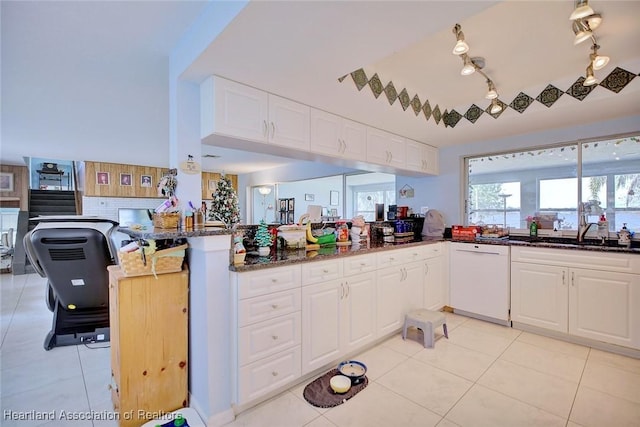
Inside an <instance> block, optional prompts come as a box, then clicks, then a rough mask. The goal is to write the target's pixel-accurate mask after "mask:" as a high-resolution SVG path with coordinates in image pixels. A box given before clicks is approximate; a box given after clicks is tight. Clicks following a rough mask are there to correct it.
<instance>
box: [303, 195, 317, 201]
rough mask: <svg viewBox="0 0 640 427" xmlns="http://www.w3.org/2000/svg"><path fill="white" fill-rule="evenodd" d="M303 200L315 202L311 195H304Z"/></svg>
mask: <svg viewBox="0 0 640 427" xmlns="http://www.w3.org/2000/svg"><path fill="white" fill-rule="evenodd" d="M304 200H305V201H307V202H313V201H314V200H315V196H314V195H313V194H305V195H304Z"/></svg>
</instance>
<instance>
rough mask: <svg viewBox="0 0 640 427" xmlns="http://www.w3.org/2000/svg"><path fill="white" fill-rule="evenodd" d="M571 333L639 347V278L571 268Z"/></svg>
mask: <svg viewBox="0 0 640 427" xmlns="http://www.w3.org/2000/svg"><path fill="white" fill-rule="evenodd" d="M569 273H570V274H571V286H570V290H569V333H570V334H573V335H577V336H581V337H585V338H591V339H595V340H598V341H604V342H608V343H611V344H618V345H622V346H625V347H633V348H640V275H637V274H627V273H614V272H610V271H596V270H586V269H574V268H572V269H570V270H569Z"/></svg>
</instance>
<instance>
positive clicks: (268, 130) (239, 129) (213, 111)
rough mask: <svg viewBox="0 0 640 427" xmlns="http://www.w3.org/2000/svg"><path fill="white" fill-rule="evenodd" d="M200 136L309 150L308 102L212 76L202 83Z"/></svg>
mask: <svg viewBox="0 0 640 427" xmlns="http://www.w3.org/2000/svg"><path fill="white" fill-rule="evenodd" d="M200 104H201V105H200V114H201V117H200V128H201V131H200V137H201V138H204V137H206V136H209V135H211V134H213V133H215V134H221V135H228V136H233V137H237V138H242V139H249V140H253V141H258V142H268V143H271V144H274V145H280V146H284V147H289V148H294V149H298V150H303V151H308V150H309V120H310V119H309V114H310V108H309V107H308V106H306V105H303V104H300V103H297V102H294V101H291V100H289V99H285V98H281V97H279V96H276V95H271V94H268V93H267V92H263V91H261V90H259V89H255V88H252V87H249V86H245V85H243V84H240V83H236V82H232V81H229V80H226V79H223V78H220V77H217V76H212V77H210V78H209V79H207V80H206V81H204V82H203V83H202V85H201V86H200Z"/></svg>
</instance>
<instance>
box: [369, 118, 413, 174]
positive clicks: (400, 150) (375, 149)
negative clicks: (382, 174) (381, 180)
mask: <svg viewBox="0 0 640 427" xmlns="http://www.w3.org/2000/svg"><path fill="white" fill-rule="evenodd" d="M406 155H407V154H406V143H405V139H404V138H403V137H401V136H398V135H394V134H392V133H389V132H385V131H383V130H379V129H374V128H367V161H368V162H372V163H377V164H379V165H388V166H392V167H395V168H398V169H405V168H406Z"/></svg>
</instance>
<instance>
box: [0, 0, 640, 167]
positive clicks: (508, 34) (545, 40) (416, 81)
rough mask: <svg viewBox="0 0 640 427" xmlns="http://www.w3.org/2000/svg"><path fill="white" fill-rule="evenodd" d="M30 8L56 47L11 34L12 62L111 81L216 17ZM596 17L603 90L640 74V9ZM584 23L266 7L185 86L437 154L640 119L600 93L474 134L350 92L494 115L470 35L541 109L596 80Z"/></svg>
mask: <svg viewBox="0 0 640 427" xmlns="http://www.w3.org/2000/svg"><path fill="white" fill-rule="evenodd" d="M7 3H11V2H7V1H3V9H2V10H3V25H4V24H5V22H8V21H5V18H6V15H7V14H6V12H5V10H9V9H8V8H7V7H5V6H6V5H7ZM15 3H23V4H24V2H15ZM26 3H31V6H30V7H29V8H28V9H27V7H28V6H21V7H22V8H24V13H22V14H19V15H18V19H19V20H18V21H16V22H18V23H16V24H13V25H14V26H15V32H16V33H17V34H20V35H21V34H23V33H25V34H31V33H30V31H31V32H36V31H38V30H40V36H39V37H43V38H44V37H46V38H47V39H48V40H49V43H48V44H42V43H40V44H37V43H33V40H31V39H30V38H25V37H13V38H11V39H9V38H8V36H11V35H12V33H11V32H9V30H6V31H5V30H4V29H3V50H4V49H5V47H6V45H9V44H11V48H12V49H13V50H15V51H18V50H22V51H28V52H29V54H30V55H33V57H38V55H40V56H39V58H41V64H42V65H43V66H46V65H48V64H55V63H56V62H57V61H72V62H73V63H74V64H73V67H72V69H71V72H73V69H78V70H81V71H85V70H86V69H87V66H86V64H91V67H90V69H91V70H96V69H100V68H101V67H102V68H106V67H107V64H110V63H112V62H114V61H116V62H122V63H126V64H128V68H129V69H132V70H135V66H136V64H138V63H140V64H142V63H143V62H145V61H146V62H145V64H146V65H145V66H147V67H148V65H149V64H150V63H151V64H152V63H153V61H156V62H157V58H158V57H162V56H164V57H168V55H169V53H170V52H171V50H172V48H173V46H175V45H176V43H177V41H178V40H179V38H180V36H181V34H184V32H185V31H186V29H187V28H189V26H190V25H191V24H193V23H194V22H196V19H197V17H198V16H199V15H200V14H201V13H202V12H203V11H204V8H205V7H206V6H207V2H198V1H163V2H137V1H124V2H101V1H96V2H67V3H64V5H66V6H63V4H62V3H60V2H55V1H41V2H26ZM34 4H35V5H36V6H34ZM590 4H591V6H592V7H593V8H594V9H595V10H596V12H598V13H600V14H602V16H603V23H602V25H601V26H600V27H599V28H598V29H597V30H596V37H597V39H598V43H599V44H600V46H601V49H600V53H601V54H606V55H608V56H610V57H611V62H610V63H609V64H608V65H607V66H606V67H605V68H604V69H602V70H599V71H596V76H597V77H599V78H600V79H603V78H604V77H605V76H606V75H608V74H609V73H610V72H611V71H612V70H613V69H614V68H615V67H622V68H625V69H626V70H628V71H631V72H633V73H636V74H637V73H640V43H636V42H632V41H635V40H640V26H638V25H637V22H638V20H640V2H637V1H634V2H629V1H591V2H590ZM69 5H72V6H69ZM18 10H22V9H18ZM572 10H573V1H530V2H529V1H406V2H405V1H372V2H366V1H341V2H327V1H291V2H287V1H253V2H250V3H249V4H248V5H247V6H246V7H244V8H243V9H242V10H241V11H240V13H239V14H238V15H237V16H236V18H235V19H234V20H233V21H232V22H231V23H230V24H229V25H228V26H227V28H226V29H225V30H224V31H223V32H222V33H221V34H220V35H219V36H218V37H217V38H216V39H215V40H214V41H213V42H212V43H211V44H210V45H209V46H208V47H207V48H206V50H205V51H204V52H202V54H201V55H200V56H199V57H198V58H197V59H196V60H195V61H194V62H193V63H192V64H191V66H190V67H189V68H188V69H187V70H186V71H185V73H184V74H183V75H182V77H183V78H184V79H187V80H190V81H194V82H200V81H202V80H203V79H204V78H205V77H207V76H208V75H211V74H217V75H220V76H223V77H226V78H229V79H232V80H235V81H239V82H241V83H244V84H248V85H251V86H254V87H257V88H259V89H263V90H266V91H268V92H272V93H276V94H278V95H281V96H284V97H288V98H290V99H293V100H296V101H299V102H302V103H304V104H308V105H310V106H313V107H316V108H320V109H323V110H327V111H331V112H334V113H337V114H340V115H343V116H345V117H348V118H351V119H353V120H357V121H360V122H363V123H366V124H368V125H370V126H375V127H379V128H383V129H386V130H389V131H392V132H395V133H398V134H401V135H403V136H406V137H409V138H412V139H415V140H419V141H422V142H425V143H428V144H431V145H434V146H437V147H446V146H449V145H453V144H463V143H471V142H476V141H482V140H492V139H500V138H505V137H509V136H514V135H520V134H524V133H530V132H536V131H538V130H540V129H550V128H561V127H571V126H577V125H580V124H583V123H593V122H598V121H605V120H609V119H613V118H619V117H625V116H632V115H638V114H639V113H640V102H638V100H640V96H639V94H640V78H636V79H634V80H633V81H632V82H631V83H630V84H628V85H627V86H626V87H625V88H624V89H623V90H622V91H621V92H620V93H618V94H615V93H613V92H611V91H609V90H608V89H605V88H603V87H597V88H596V89H595V90H594V91H593V93H591V94H590V95H589V96H587V97H586V98H585V99H584V100H583V101H578V100H576V99H574V98H572V97H570V96H569V95H566V94H565V95H563V96H561V97H560V99H559V100H558V101H557V102H556V103H555V104H554V105H552V106H551V107H550V108H548V107H546V106H544V105H542V104H541V103H539V102H534V103H533V104H532V105H531V106H530V107H529V108H528V109H527V110H526V111H524V112H523V113H522V114H521V113H518V112H517V111H515V110H513V109H510V108H507V109H506V110H505V112H504V113H503V114H502V115H501V116H500V117H498V118H497V119H494V118H493V117H491V116H489V115H488V114H483V115H482V116H481V117H480V118H479V119H478V121H477V122H476V123H475V124H472V123H471V122H469V121H468V120H467V119H464V118H463V119H462V120H460V122H459V123H458V124H457V125H456V126H455V127H454V128H451V127H448V128H447V127H445V126H444V125H443V123H442V122H441V123H440V124H436V123H435V121H434V120H433V119H430V120H426V119H425V117H424V116H423V115H422V114H420V115H418V116H416V115H415V114H414V113H413V112H412V111H411V107H409V109H408V110H407V111H403V109H402V107H401V106H400V102H398V101H396V102H395V103H394V104H393V105H389V102H388V101H387V100H386V98H385V97H384V94H383V95H382V96H380V97H379V98H378V99H376V98H375V97H374V96H373V94H372V92H371V90H370V89H369V87H368V86H366V87H364V88H363V89H362V90H361V91H358V90H357V89H356V86H355V84H354V82H353V80H352V79H351V77H347V78H346V79H345V80H344V81H343V82H342V83H340V82H339V81H338V78H339V77H342V76H344V75H347V74H349V73H351V72H352V71H354V70H357V69H359V68H363V69H364V70H365V72H366V74H367V76H369V77H370V76H372V75H373V74H374V73H377V74H378V76H379V77H380V79H381V81H382V83H383V84H386V83H387V82H389V81H393V83H394V85H395V87H396V88H397V90H398V92H399V91H400V90H401V88H406V89H407V92H408V93H409V96H410V97H413V95H416V94H417V95H418V96H419V98H420V99H421V100H422V101H423V102H424V101H425V100H429V102H430V104H431V106H432V107H435V105H438V106H439V108H440V109H441V110H442V111H444V110H445V109H447V110H449V111H450V110H451V109H455V110H456V111H458V112H459V113H461V114H464V113H465V111H466V110H467V109H468V108H469V107H470V106H471V105H472V104H477V105H478V106H480V107H481V108H483V109H484V108H486V106H487V105H488V104H489V102H488V101H487V100H486V99H484V93H485V92H486V84H485V82H484V79H483V78H482V77H481V76H479V75H472V76H468V77H462V76H461V75H460V68H461V66H462V63H461V61H460V59H459V58H458V57H456V56H455V55H453V54H452V53H451V50H452V48H453V45H454V44H455V37H454V35H453V33H452V31H451V29H452V27H453V25H454V24H455V23H459V24H461V26H462V30H463V31H464V34H465V36H466V41H467V43H468V44H469V46H470V52H469V53H470V55H471V56H482V57H484V58H485V59H486V63H487V65H486V67H485V69H484V71H485V72H486V73H487V74H488V75H489V76H490V77H491V78H492V79H493V81H494V82H495V84H496V86H497V89H498V92H499V93H500V99H501V100H502V101H504V102H506V103H510V102H511V101H512V100H513V98H514V97H515V96H516V95H517V94H518V93H519V92H525V93H527V94H528V95H530V96H532V97H534V98H535V96H536V95H537V94H538V93H540V91H542V90H543V89H544V88H545V87H546V86H547V85H548V84H553V85H555V86H557V87H558V88H559V89H561V90H563V91H564V90H566V89H567V88H569V87H570V86H571V84H572V83H573V82H575V81H576V79H578V78H579V77H580V76H583V75H584V70H585V67H586V65H587V63H588V55H589V53H590V49H589V44H590V43H589V42H585V43H583V44H580V45H578V46H574V45H573V32H572V31H571V26H570V21H569V19H568V16H569V14H570V13H571V11H572ZM14 12H15V11H14ZM12 28H13V27H12ZM114 28H117V31H114ZM43 29H44V30H43ZM19 31H20V32H22V33H19ZM88 40H90V41H91V43H89V42H88ZM45 48H46V49H45ZM67 51H68V52H70V53H69V54H66V55H65V52H67ZM71 53H73V55H71ZM3 59H5V54H4V53H3ZM83 64H84V65H83ZM5 66H6V65H5ZM5 66H3V68H4V67H5ZM109 66H110V65H109ZM141 69H143V68H141ZM81 71H78V72H81ZM3 74H4V69H3ZM54 77H55V76H54ZM122 78H129V76H126V75H123V76H122ZM3 86H4V84H3ZM4 93H5V88H4V87H3V94H4ZM167 109H168V106H167ZM639 127H640V126H639ZM167 139H168V135H167ZM203 150H204V151H203V153H204V154H215V155H221V157H219V158H203V168H204V169H206V170H226V171H236V172H237V173H242V172H246V171H248V170H249V169H251V170H258V169H264V168H270V167H275V166H280V165H282V164H286V162H287V161H288V160H286V159H282V158H276V157H265V156H263V155H260V156H248V155H247V154H246V153H242V152H236V151H234V150H228V149H218V148H216V147H208V146H204V147H203ZM3 156H4V152H3Z"/></svg>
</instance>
